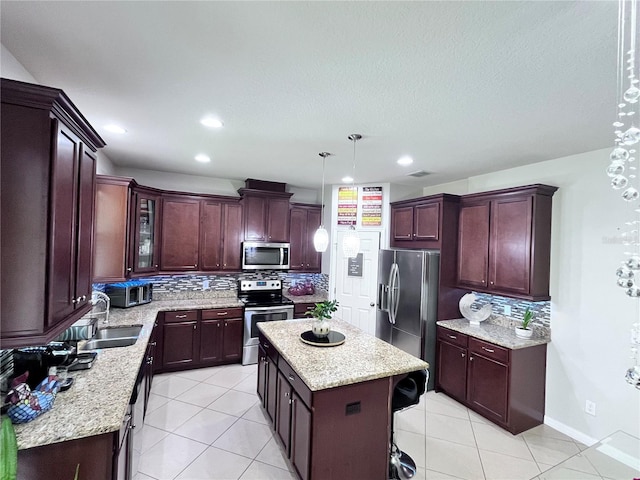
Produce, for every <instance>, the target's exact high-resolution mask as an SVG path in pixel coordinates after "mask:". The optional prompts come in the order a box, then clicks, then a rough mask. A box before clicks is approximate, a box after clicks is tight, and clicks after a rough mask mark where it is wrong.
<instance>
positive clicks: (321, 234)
mask: <svg viewBox="0 0 640 480" xmlns="http://www.w3.org/2000/svg"><path fill="white" fill-rule="evenodd" d="M318 155H320V156H321V157H322V211H321V212H322V213H321V214H320V215H321V216H320V226H319V227H318V229H317V230H316V233H315V235H314V236H313V246H314V247H315V249H316V252H326V251H327V247H328V246H329V232H327V229H326V228H324V166H325V162H326V161H327V157H328V156H329V155H331V154H330V153H329V152H320V153H319V154H318Z"/></svg>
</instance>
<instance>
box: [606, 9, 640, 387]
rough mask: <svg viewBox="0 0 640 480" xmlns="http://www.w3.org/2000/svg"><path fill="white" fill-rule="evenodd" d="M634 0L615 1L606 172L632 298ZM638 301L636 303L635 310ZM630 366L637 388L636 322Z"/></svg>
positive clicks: (638, 209)
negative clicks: (612, 108) (615, 200)
mask: <svg viewBox="0 0 640 480" xmlns="http://www.w3.org/2000/svg"><path fill="white" fill-rule="evenodd" d="M637 24H638V6H637V0H632V1H631V2H628V1H625V0H619V2H618V59H617V60H618V62H617V63H618V66H617V96H616V102H617V109H616V114H617V115H616V118H615V121H614V122H613V127H614V140H615V142H614V148H613V150H612V151H611V154H610V155H609V159H610V160H611V163H610V164H609V167H608V168H607V175H608V176H609V181H610V184H611V186H612V187H613V189H614V190H618V191H620V193H621V197H622V199H623V200H624V202H626V205H625V203H624V202H623V205H625V206H626V208H627V210H628V214H629V217H627V218H628V221H627V222H625V225H624V226H623V227H622V243H623V245H624V250H625V251H624V253H623V258H622V261H621V262H620V264H619V265H618V268H617V270H616V272H615V273H616V282H617V284H618V286H620V287H622V289H623V291H624V292H625V293H626V294H627V295H628V296H629V297H632V298H635V299H636V300H640V239H639V235H638V225H639V224H640V205H639V204H638V200H639V199H640V185H638V178H637V176H638V162H637V160H636V158H637V157H638V152H637V150H638V148H639V146H638V144H639V142H640V128H638V127H640V123H639V121H638V113H637V111H638V108H639V107H640V103H639V102H638V101H639V100H640V88H639V86H640V85H639V84H640V79H639V78H638V73H637V72H638V60H637V55H636V54H637V43H638V39H637V31H636V28H637ZM639 310H640V305H637V306H636V312H638V311H639ZM630 357H631V358H632V359H633V366H632V367H631V368H629V369H628V370H627V372H626V375H625V379H626V381H627V382H628V383H630V384H631V385H633V386H634V387H636V388H637V389H640V322H638V321H637V320H636V323H634V324H633V325H632V327H631V355H630Z"/></svg>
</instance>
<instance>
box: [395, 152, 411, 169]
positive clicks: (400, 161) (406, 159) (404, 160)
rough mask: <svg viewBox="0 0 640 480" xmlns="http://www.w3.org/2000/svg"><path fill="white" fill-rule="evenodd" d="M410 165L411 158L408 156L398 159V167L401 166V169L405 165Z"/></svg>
mask: <svg viewBox="0 0 640 480" xmlns="http://www.w3.org/2000/svg"><path fill="white" fill-rule="evenodd" d="M412 163H413V158H411V157H410V156H409V155H405V156H404V157H400V158H399V159H398V165H402V166H403V167H405V166H407V165H411V164H412Z"/></svg>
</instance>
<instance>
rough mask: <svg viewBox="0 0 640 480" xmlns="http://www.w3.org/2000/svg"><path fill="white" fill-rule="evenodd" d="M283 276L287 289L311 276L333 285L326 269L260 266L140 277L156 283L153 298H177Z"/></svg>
mask: <svg viewBox="0 0 640 480" xmlns="http://www.w3.org/2000/svg"><path fill="white" fill-rule="evenodd" d="M276 278H277V279H280V280H282V282H283V289H284V290H285V291H286V290H287V289H288V288H289V287H290V286H291V285H293V284H295V283H297V282H303V283H304V282H305V281H306V280H310V281H311V282H312V283H313V285H314V287H315V288H316V290H325V291H326V290H328V289H329V277H328V275H325V274H322V273H290V272H281V271H278V270H260V271H256V272H242V273H228V274H222V275H207V274H183V275H154V276H149V277H138V278H137V280H148V281H149V282H151V283H152V284H153V298H154V299H156V300H161V299H162V298H166V297H171V298H175V295H176V294H189V296H190V297H193V295H196V296H210V295H213V296H219V295H220V294H224V293H229V294H232V295H235V294H236V292H237V288H238V280H247V279H248V280H261V279H276ZM206 281H208V282H209V288H204V284H205V282H206ZM104 286H105V284H94V285H93V288H94V290H101V291H104Z"/></svg>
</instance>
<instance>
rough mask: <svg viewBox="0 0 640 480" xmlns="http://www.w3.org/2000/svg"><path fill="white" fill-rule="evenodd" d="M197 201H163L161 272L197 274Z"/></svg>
mask: <svg viewBox="0 0 640 480" xmlns="http://www.w3.org/2000/svg"><path fill="white" fill-rule="evenodd" d="M199 238H200V201H199V200H196V199H190V198H181V197H166V198H164V199H163V201H162V248H161V251H160V258H161V260H160V269H161V270H165V271H172V270H180V271H188V270H198V253H199V252H198V249H199Z"/></svg>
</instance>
